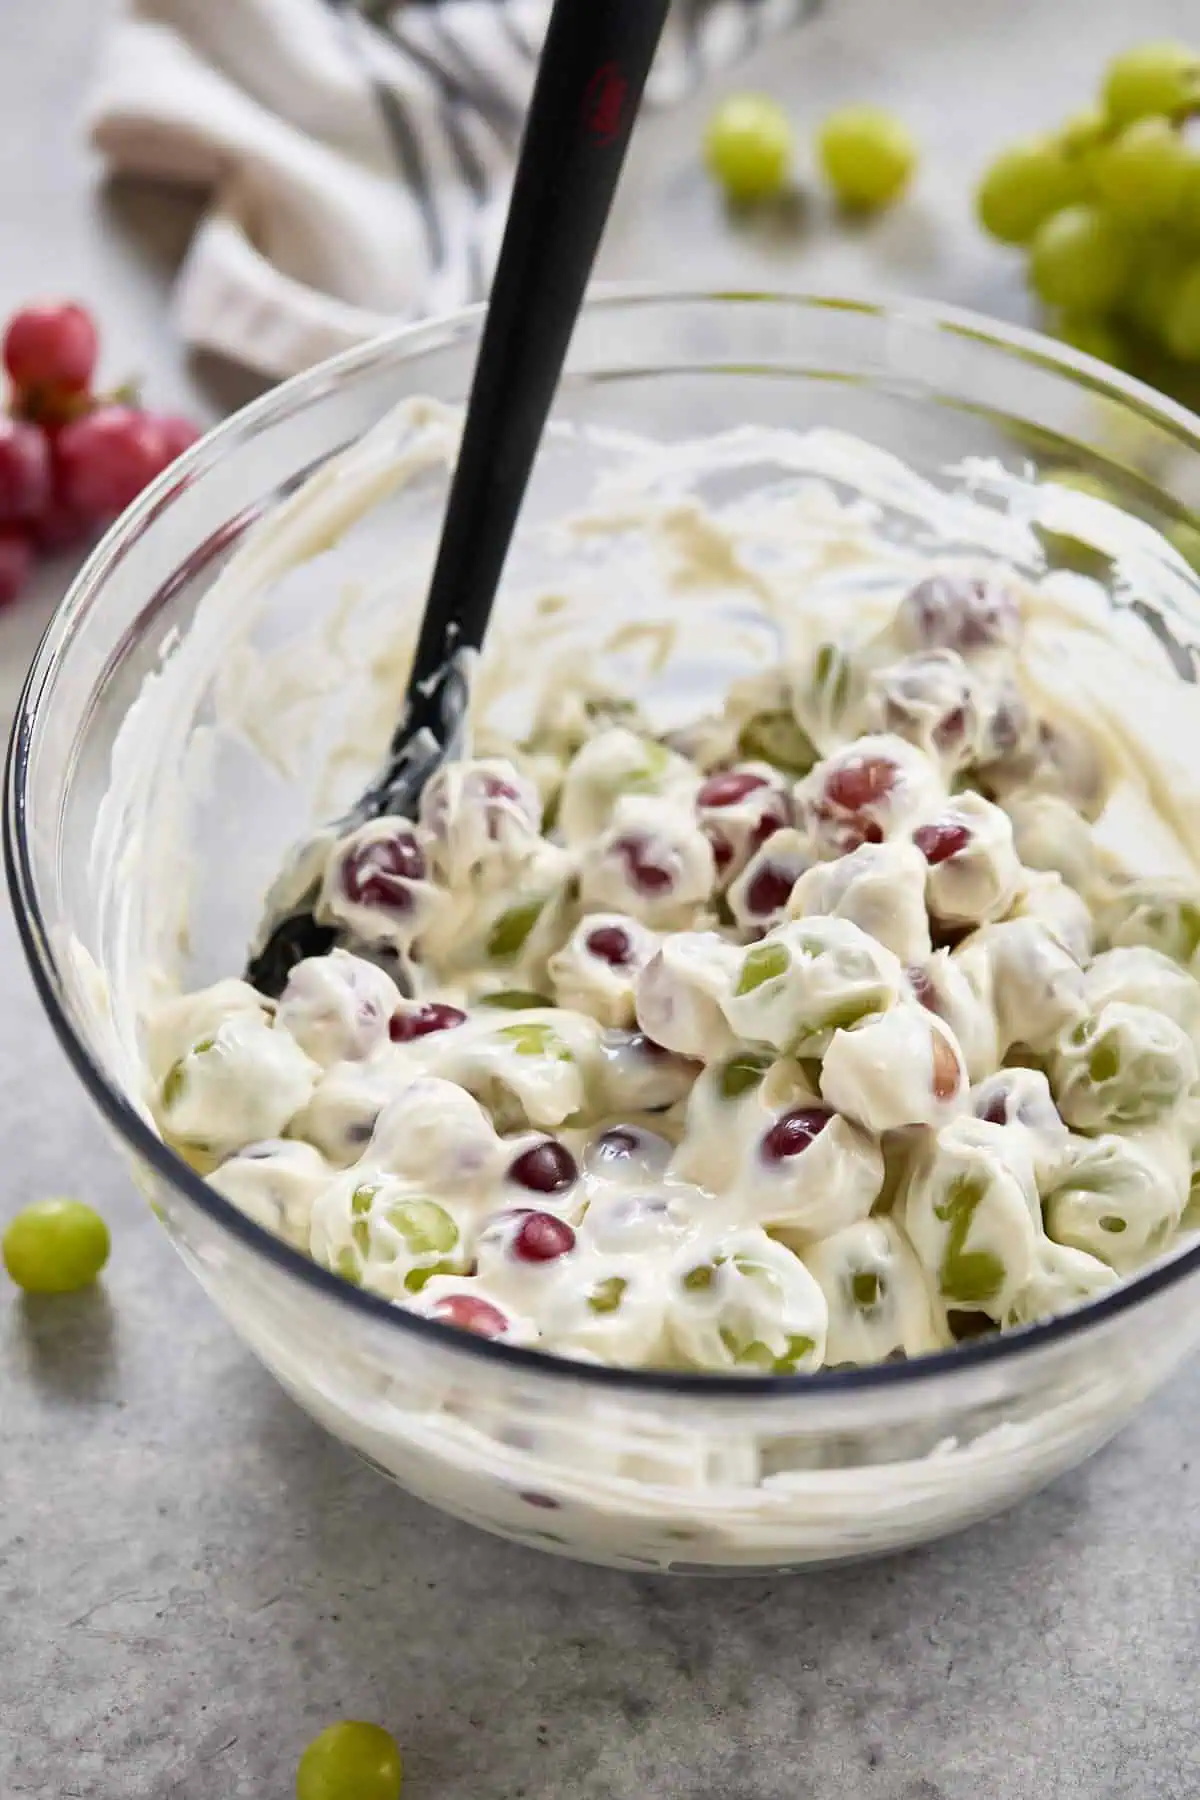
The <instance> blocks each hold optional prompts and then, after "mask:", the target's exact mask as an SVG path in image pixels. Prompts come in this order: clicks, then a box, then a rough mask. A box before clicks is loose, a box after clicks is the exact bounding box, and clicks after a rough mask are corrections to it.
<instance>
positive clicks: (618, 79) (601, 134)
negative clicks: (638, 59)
mask: <svg viewBox="0 0 1200 1800" xmlns="http://www.w3.org/2000/svg"><path fill="white" fill-rule="evenodd" d="M628 92H629V83H628V82H627V81H626V79H625V77H624V76H623V75H622V73H621V69H620V65H619V64H618V63H615V62H606V63H601V65H600V67H599V68H598V69H597V70H596V73H595V74H594V75H593V76H592V78H591V80H590V81H589V82H588V84H587V86H586V88H585V89H584V90H583V123H584V126H585V128H586V130H587V131H588V132H589V134H590V135H591V137H592V138H594V140H595V141H596V143H598V144H611V143H612V142H613V140H614V139H615V138H616V136H617V134H618V133H619V131H620V129H621V114H622V113H623V111H624V108H625V96H626V95H627V94H628Z"/></svg>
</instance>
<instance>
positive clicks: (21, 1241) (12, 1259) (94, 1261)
mask: <svg viewBox="0 0 1200 1800" xmlns="http://www.w3.org/2000/svg"><path fill="white" fill-rule="evenodd" d="M3 1251H4V1266H5V1268H6V1269H7V1270H8V1272H9V1274H10V1275H11V1276H12V1278H13V1280H14V1281H15V1282H16V1284H17V1286H18V1287H19V1288H24V1289H25V1292H26V1293H27V1294H71V1293H74V1292H75V1290H76V1289H77V1288H83V1287H87V1286H89V1285H90V1283H91V1282H93V1281H95V1279H96V1277H97V1275H99V1273H100V1271H101V1269H102V1268H103V1267H104V1265H105V1263H106V1262H107V1261H108V1251H109V1236H108V1226H107V1225H106V1224H105V1223H104V1220H103V1219H102V1218H101V1217H100V1215H99V1213H97V1212H93V1210H92V1208H91V1207H90V1206H85V1205H84V1203H83V1201H82V1200H35V1201H34V1202H33V1204H32V1205H31V1206H26V1207H25V1208H23V1210H22V1211H21V1212H19V1213H18V1214H17V1216H16V1218H15V1219H14V1220H13V1221H12V1223H11V1224H10V1225H9V1227H8V1229H7V1231H6V1232H5V1233H4V1242H3Z"/></svg>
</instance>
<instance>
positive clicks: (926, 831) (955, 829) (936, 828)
mask: <svg viewBox="0 0 1200 1800" xmlns="http://www.w3.org/2000/svg"><path fill="white" fill-rule="evenodd" d="M970 841H971V833H970V832H969V831H968V830H967V828H966V826H965V825H960V824H959V823H958V822H957V820H955V819H943V820H941V821H940V822H939V823H938V824H936V825H920V826H918V828H917V829H916V831H914V832H913V843H914V844H915V845H916V846H917V849H918V850H919V851H920V852H921V855H922V856H923V857H924V858H925V861H926V862H927V863H928V864H929V865H930V867H931V868H936V867H937V865H938V863H944V862H949V860H950V858H951V857H952V856H957V855H958V854H959V853H960V852H961V851H963V850H965V849H966V847H967V845H968V844H969V843H970Z"/></svg>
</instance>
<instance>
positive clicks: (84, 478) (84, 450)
mask: <svg viewBox="0 0 1200 1800" xmlns="http://www.w3.org/2000/svg"><path fill="white" fill-rule="evenodd" d="M54 448H55V457H56V460H57V466H58V484H59V492H60V495H61V497H62V499H63V500H64V501H65V502H66V503H67V505H68V506H71V507H73V508H74V509H75V510H76V511H77V512H79V513H81V514H82V515H83V516H84V517H85V518H89V519H110V518H113V517H115V516H116V514H117V513H119V512H124V510H125V508H126V507H127V506H129V505H130V504H131V503H132V502H133V501H134V500H135V499H136V498H137V496H138V495H139V494H140V493H141V491H142V489H143V488H144V487H145V486H146V484H147V482H149V481H153V479H154V477H155V476H156V475H157V474H159V472H160V471H161V470H162V469H164V468H166V466H167V463H168V462H169V461H170V457H169V456H168V454H167V448H166V443H165V441H164V438H163V434H162V431H161V429H160V427H159V424H158V421H157V420H156V419H152V418H151V417H150V416H149V414H147V413H140V412H135V411H134V410H133V408H132V407H129V406H98V407H97V408H96V410H95V412H92V413H88V414H87V415H86V417H84V418H82V419H75V420H74V421H73V422H72V423H71V424H70V425H64V426H63V428H62V430H61V431H60V432H59V433H58V436H57V438H56V440H55V446H54Z"/></svg>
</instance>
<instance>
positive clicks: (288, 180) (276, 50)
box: [90, 0, 819, 376]
mask: <svg viewBox="0 0 1200 1800" xmlns="http://www.w3.org/2000/svg"><path fill="white" fill-rule="evenodd" d="M577 4H579V5H581V6H585V5H589V4H591V0H577ZM817 4H819V0H676V6H675V11H674V13H673V15H672V17H671V19H670V21H669V23H668V26H667V31H666V35H665V37H664V41H663V44H662V48H661V51H660V54H659V58H658V61H657V63H656V65H655V68H654V71H653V74H652V75H651V79H650V84H649V87H648V89H647V101H648V103H649V104H651V105H667V104H669V103H670V102H671V101H673V100H677V99H678V98H680V97H681V96H682V95H683V94H685V93H686V92H688V91H689V90H690V89H691V88H692V87H694V86H695V85H696V83H697V82H699V81H700V80H702V79H703V77H704V76H705V75H706V74H707V73H709V72H711V71H715V70H717V69H721V68H726V67H728V66H729V65H731V64H732V63H733V62H735V61H736V60H737V58H738V57H739V56H741V55H742V54H743V53H744V52H745V51H747V50H748V49H750V48H751V47H753V45H754V44H755V43H756V42H757V41H758V40H759V39H760V38H761V37H762V35H763V34H764V33H767V32H770V31H777V30H779V29H781V28H783V27H785V26H788V25H790V24H793V23H794V22H795V21H796V20H797V19H799V18H801V17H803V16H805V15H806V14H807V13H809V12H811V11H812V10H814V8H815V6H816V5H817ZM549 10H550V0H125V4H124V9H123V10H122V11H121V12H120V13H119V14H118V16H117V19H116V20H115V22H114V25H113V28H112V30H111V33H110V35H109V38H108V40H107V43H106V45H105V53H104V57H103V62H102V66H101V69H100V71H99V74H98V78H97V81H96V85H95V88H94V91H93V94H92V98H91V107H90V120H91V134H92V140H93V142H94V144H95V145H96V147H97V149H98V150H99V152H100V154H101V156H102V157H103V159H104V160H105V162H106V163H107V165H108V167H109V168H110V169H111V170H112V171H114V172H119V173H124V174H135V175H139V176H150V177H153V178H155V179H157V180H162V181H170V182H177V183H186V184H190V185H193V186H199V187H202V188H203V189H204V190H205V191H206V193H207V194H208V195H209V196H210V200H209V203H208V205H207V209H206V211H205V213H204V215H203V218H202V220H201V223H200V225H199V227H198V229H197V231H196V233H195V235H194V237H193V239H192V243H191V246H190V249H189V251H188V255H187V257H186V259H185V261H184V264H183V267H182V269H181V270H180V273H179V279H178V288H177V293H176V310H177V318H178V323H179V326H180V328H181V330H182V332H183V335H184V338H185V339H186V340H187V341H188V342H189V343H191V344H193V345H196V346H199V347H203V348H205V349H208V350H215V351H217V352H219V353H221V354H223V355H226V356H230V357H232V358H234V359H236V360H237V361H239V362H241V363H244V364H246V365H248V366H249V367H251V368H254V369H257V370H260V371H261V372H262V373H264V374H266V375H271V376H281V375H290V374H292V373H294V372H295V371H296V370H298V369H302V368H306V367H307V366H308V365H309V364H311V363H314V362H317V361H319V360H320V359H321V358H322V357H325V356H329V355H331V354H332V353H333V352H334V351H337V350H341V349H344V348H346V347H347V346H348V345H350V344H354V343H358V342H359V341H361V340H362V339H363V338H366V337H370V336H372V335H374V334H375V333H376V332H379V331H382V330H384V329H386V328H387V327H388V326H389V325H393V324H395V322H396V321H397V320H407V319H414V318H420V317H421V316H423V315H425V314H429V313H437V312H442V311H445V310H447V309H449V308H452V307H455V306H459V305H462V304H463V303H465V302H466V301H468V300H474V299H479V298H480V297H482V295H483V294H484V293H485V292H486V289H487V283H488V279H489V273H490V269H491V266H492V261H493V258H494V256H495V252H496V249H497V247H498V244H499V237H500V231H501V227H502V225H503V218H504V209H505V205H506V203H507V198H508V189H509V183H510V179H511V174H512V167H513V161H514V157H515V154H516V147H517V143H518V139H519V133H520V127H521V119H522V114H523V111H524V108H525V105H526V102H527V100H528V97H529V93H530V90H531V86H532V81H533V72H534V68H535V66H536V61H537V55H538V49H539V46H540V44H541V39H542V33H543V31H544V29H545V24H546V19H547V16H548V14H549Z"/></svg>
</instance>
